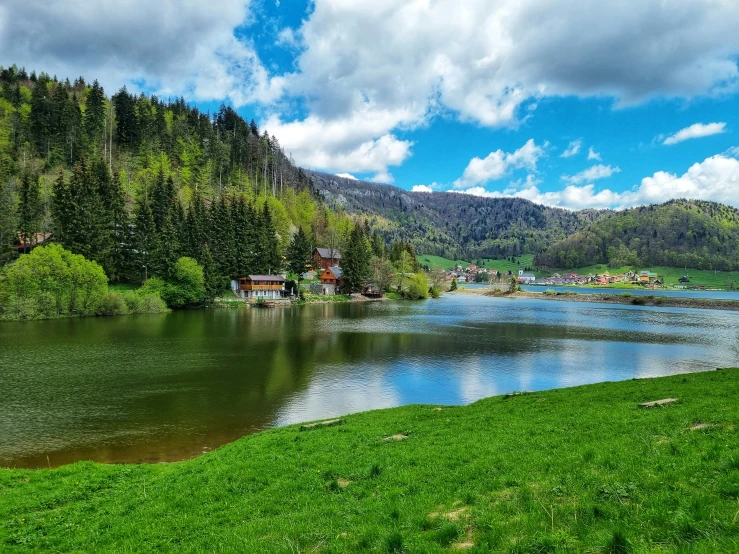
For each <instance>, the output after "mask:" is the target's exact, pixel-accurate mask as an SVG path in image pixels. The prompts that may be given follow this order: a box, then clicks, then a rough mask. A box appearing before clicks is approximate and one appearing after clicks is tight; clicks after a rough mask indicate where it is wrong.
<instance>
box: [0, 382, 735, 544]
mask: <svg viewBox="0 0 739 554" xmlns="http://www.w3.org/2000/svg"><path fill="white" fill-rule="evenodd" d="M738 396H739V370H725V371H713V372H706V373H702V374H689V375H684V376H683V375H678V376H674V377H666V378H659V379H645V380H632V381H625V382H619V383H603V384H598V385H588V386H583V387H577V388H572V389H562V390H553V391H547V392H539V393H529V394H521V395H508V396H502V397H494V398H489V399H486V400H482V401H480V402H477V403H474V404H472V405H470V406H467V407H438V406H421V405H415V406H406V407H401V408H394V409H389V410H379V411H373V412H365V413H360V414H355V415H351V416H347V417H343V418H339V419H337V420H334V421H332V422H330V423H327V424H325V425H324V424H319V425H316V426H310V425H303V426H300V425H294V426H290V427H285V428H280V429H274V430H269V431H265V432H262V433H259V434H257V435H252V436H248V437H245V438H243V439H241V440H238V441H237V442H235V443H233V444H230V445H228V446H225V447H223V448H220V449H218V450H216V451H214V452H211V453H208V454H204V455H203V456H201V457H199V458H196V459H193V460H190V461H187V462H180V463H173V464H157V465H102V464H93V463H78V464H74V465H70V466H64V467H61V468H58V469H55V470H7V469H6V470H0V545H2V548H1V549H2V550H4V551H15V550H17V551H25V550H32V549H43V550H52V551H96V552H110V551H129V550H131V551H132V550H135V551H137V552H147V551H148V552H153V551H161V550H172V549H186V550H191V551H201V550H223V551H241V552H289V551H326V552H329V551H330V552H347V551H353V552H365V551H373V552H388V551H389V552H441V551H446V550H457V549H466V550H468V551H476V550H477V551H480V552H489V551H503V552H554V551H555V550H556V551H560V550H561V551H574V552H583V551H590V552H648V551H649V552H652V551H655V550H659V551H661V552H673V551H678V550H680V551H685V550H686V549H688V550H690V551H694V552H716V551H722V552H729V551H736V550H737V548H738V547H739V521H738V519H739V518H737V516H736V513H737V503H738V502H739V432H737V426H738V425H739V405H738V404H737V402H736V398H737V397H738ZM665 398H677V399H678V401H677V402H676V403H673V404H670V405H667V406H666V407H663V408H652V409H645V408H640V407H639V403H642V402H647V401H653V400H659V399H665Z"/></svg>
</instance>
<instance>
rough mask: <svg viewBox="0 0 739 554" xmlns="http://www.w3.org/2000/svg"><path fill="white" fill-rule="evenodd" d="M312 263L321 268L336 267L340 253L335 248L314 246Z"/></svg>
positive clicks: (339, 260)
mask: <svg viewBox="0 0 739 554" xmlns="http://www.w3.org/2000/svg"><path fill="white" fill-rule="evenodd" d="M313 265H314V267H315V268H316V269H323V270H326V269H328V268H330V267H334V266H336V267H338V266H340V265H341V253H340V252H339V251H338V250H336V249H335V248H316V249H315V250H314V251H313Z"/></svg>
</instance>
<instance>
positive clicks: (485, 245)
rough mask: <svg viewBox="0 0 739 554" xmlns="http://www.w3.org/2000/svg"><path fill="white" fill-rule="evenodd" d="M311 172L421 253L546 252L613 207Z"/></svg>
mask: <svg viewBox="0 0 739 554" xmlns="http://www.w3.org/2000/svg"><path fill="white" fill-rule="evenodd" d="M306 173H308V175H309V177H310V179H311V181H312V183H313V186H314V188H315V189H316V191H317V192H318V194H319V195H320V196H321V198H323V200H324V201H325V202H326V203H327V204H328V205H329V206H331V207H334V208H341V209H344V210H346V211H347V212H349V213H355V214H362V216H364V217H366V218H367V219H368V220H369V221H370V223H371V226H372V227H373V229H376V230H378V232H379V233H381V234H382V235H383V236H384V237H385V239H386V240H407V241H410V242H411V243H412V244H413V246H414V247H415V248H416V250H417V251H418V252H419V253H423V254H433V255H438V256H443V257H445V258H450V259H475V258H502V257H507V256H515V255H519V254H523V253H537V252H541V251H543V250H545V249H546V248H548V247H549V245H551V244H552V243H554V242H557V241H559V240H562V239H564V238H565V237H567V236H569V235H571V234H573V233H575V232H577V231H580V230H583V229H585V228H586V227H587V225H588V224H589V223H590V222H591V221H594V220H597V219H599V218H600V217H602V216H603V215H605V214H607V213H608V212H605V211H595V210H586V211H582V212H571V211H568V210H563V209H559V208H549V207H546V206H541V205H539V204H534V203H533V202H529V201H528V200H523V199H520V198H480V197H478V196H472V195H468V194H455V193H425V192H408V191H406V190H403V189H400V188H397V187H392V186H389V185H379V184H375V183H366V182H362V181H355V180H352V179H346V178H341V177H337V176H335V175H327V174H324V173H318V172H311V171H308V172H306Z"/></svg>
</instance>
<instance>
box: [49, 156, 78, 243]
mask: <svg viewBox="0 0 739 554" xmlns="http://www.w3.org/2000/svg"><path fill="white" fill-rule="evenodd" d="M74 212H75V209H74V198H73V197H72V193H71V190H70V188H69V186H68V184H67V181H66V180H65V178H64V170H63V169H61V168H59V176H58V177H57V180H56V183H55V185H54V190H53V194H52V201H51V216H52V220H53V221H54V226H53V230H54V238H55V239H56V241H57V242H59V243H61V244H62V245H63V246H65V247H67V248H68V247H69V242H70V229H71V228H72V226H73V225H74V215H75V214H74Z"/></svg>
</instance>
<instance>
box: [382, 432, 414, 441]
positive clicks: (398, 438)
mask: <svg viewBox="0 0 739 554" xmlns="http://www.w3.org/2000/svg"><path fill="white" fill-rule="evenodd" d="M407 438H408V435H404V434H403V433H398V434H397V435H392V436H391V437H385V440H386V441H404V440H405V439H407Z"/></svg>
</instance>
